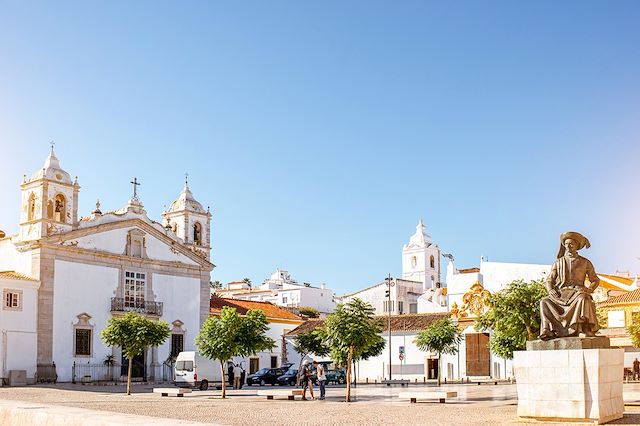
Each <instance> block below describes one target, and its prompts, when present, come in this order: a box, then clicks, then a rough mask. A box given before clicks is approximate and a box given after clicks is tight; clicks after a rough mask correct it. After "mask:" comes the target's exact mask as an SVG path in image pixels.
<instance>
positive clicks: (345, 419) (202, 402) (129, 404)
mask: <svg viewBox="0 0 640 426" xmlns="http://www.w3.org/2000/svg"><path fill="white" fill-rule="evenodd" d="M270 388H271V387H270V386H267V387H265V388H263V389H270ZM416 388H422V389H424V387H422V386H411V387H410V389H416ZM152 389H153V386H150V385H135V386H134V394H133V395H131V396H126V395H124V388H123V387H122V386H89V385H87V386H83V385H71V384H59V385H55V386H54V385H41V386H28V387H23V388H0V399H4V400H17V401H26V402H31V403H37V404H52V405H64V406H72V407H80V408H85V409H91V410H102V411H111V412H118V413H126V414H137V415H145V416H153V417H163V418H174V419H181V420H189V421H195V422H203V423H209V422H210V423H218V424H224V425H255V424H259V425H278V426H279V425H282V424H286V423H289V422H290V423H294V424H301V425H391V424H402V425H413V424H425V423H426V424H433V425H450V424H456V425H478V424H492V425H495V424H514V423H525V422H523V421H522V420H518V418H517V417H516V404H517V399H516V389H515V385H507V384H500V385H497V386H494V385H482V386H478V385H443V386H442V389H443V390H445V389H446V390H451V391H457V392H458V398H456V399H451V400H448V401H447V403H446V404H439V403H437V402H433V403H430V402H427V403H418V404H409V403H408V402H405V401H399V400H398V398H397V394H398V392H400V391H401V390H406V388H397V387H396V388H388V387H383V386H380V385H378V386H373V385H368V386H365V385H360V386H358V387H357V389H355V390H354V392H353V395H354V396H355V402H354V403H351V404H347V403H345V402H342V400H343V399H344V395H345V388H344V387H338V388H335V387H334V388H329V389H328V390H327V399H326V400H325V401H295V402H293V401H287V400H277V399H276V400H274V401H267V400H266V399H265V398H264V397H258V396H257V391H258V390H259V389H260V388H259V387H252V388H248V389H242V390H239V391H236V390H231V391H228V399H227V400H222V399H221V398H220V391H206V392H201V391H194V392H193V393H191V394H189V395H186V396H185V397H183V398H176V397H160V396H159V395H157V394H153V393H151V391H152ZM280 389H285V388H280ZM428 389H434V387H431V386H429V387H428ZM625 395H631V396H632V399H633V400H632V401H629V399H628V398H626V396H625V399H626V400H627V406H626V407H625V418H624V419H621V420H619V421H616V422H613V423H612V424H640V385H625ZM151 422H152V421H151V420H150V423H151ZM538 424H541V423H538Z"/></svg>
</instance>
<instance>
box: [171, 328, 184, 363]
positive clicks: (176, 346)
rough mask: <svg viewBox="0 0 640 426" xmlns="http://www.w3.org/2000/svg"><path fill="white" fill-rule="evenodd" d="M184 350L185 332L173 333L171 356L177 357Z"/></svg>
mask: <svg viewBox="0 0 640 426" xmlns="http://www.w3.org/2000/svg"><path fill="white" fill-rule="evenodd" d="M183 350H184V334H172V335H171V358H176V357H177V356H178V354H179V353H180V352H182V351H183Z"/></svg>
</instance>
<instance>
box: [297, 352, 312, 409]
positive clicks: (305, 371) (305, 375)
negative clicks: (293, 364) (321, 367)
mask: <svg viewBox="0 0 640 426" xmlns="http://www.w3.org/2000/svg"><path fill="white" fill-rule="evenodd" d="M300 375H301V377H302V383H301V384H302V400H303V401H306V400H307V388H309V394H310V395H311V399H315V398H314V397H313V382H312V381H311V370H310V368H309V360H306V359H305V360H304V361H302V368H301V374H300Z"/></svg>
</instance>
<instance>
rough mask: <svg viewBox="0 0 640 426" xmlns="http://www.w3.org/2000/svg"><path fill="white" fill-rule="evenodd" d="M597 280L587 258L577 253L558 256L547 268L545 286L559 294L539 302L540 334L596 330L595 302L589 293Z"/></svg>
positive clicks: (558, 335) (560, 334) (564, 333)
mask: <svg viewBox="0 0 640 426" xmlns="http://www.w3.org/2000/svg"><path fill="white" fill-rule="evenodd" d="M585 278H589V286H588V287H587V286H586V285H585ZM599 282H600V279H599V278H598V276H597V275H596V271H595V269H594V268H593V264H592V263H591V261H589V259H585V258H584V257H582V256H579V255H578V256H576V257H570V256H568V255H565V256H562V257H560V258H558V259H557V260H556V261H555V263H554V264H553V267H552V268H551V273H550V274H549V278H548V279H547V287H548V288H549V289H552V288H555V289H557V290H558V291H559V292H560V297H555V296H553V295H552V294H551V293H549V295H548V296H547V297H545V298H543V299H542V300H541V301H540V315H541V317H542V321H541V323H542V324H541V325H542V329H541V330H540V333H541V335H540V337H541V338H552V337H565V336H571V335H575V334H576V333H577V332H578V331H582V332H593V333H595V332H596V331H598V329H599V326H598V320H597V317H596V305H595V303H594V302H593V298H592V297H591V293H592V292H593V290H595V289H596V287H598V283H599ZM578 326H580V327H578Z"/></svg>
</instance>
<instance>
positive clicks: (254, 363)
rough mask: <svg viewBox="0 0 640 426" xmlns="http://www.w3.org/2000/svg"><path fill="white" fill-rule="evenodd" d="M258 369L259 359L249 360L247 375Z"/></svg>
mask: <svg viewBox="0 0 640 426" xmlns="http://www.w3.org/2000/svg"><path fill="white" fill-rule="evenodd" d="M259 369H260V359H259V358H249V374H253V373H255V372H256V371H258V370H259Z"/></svg>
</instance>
